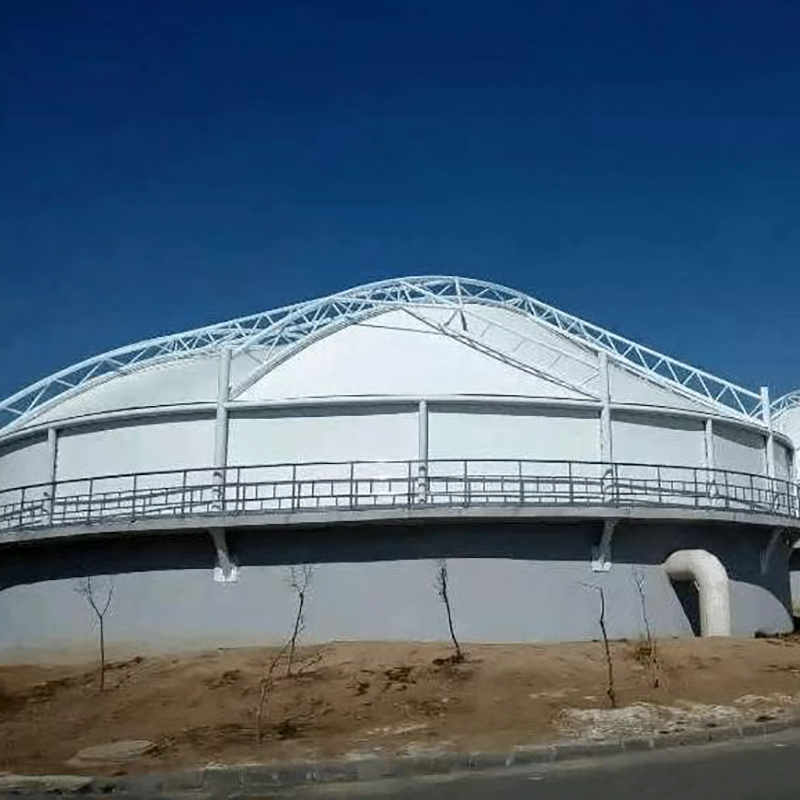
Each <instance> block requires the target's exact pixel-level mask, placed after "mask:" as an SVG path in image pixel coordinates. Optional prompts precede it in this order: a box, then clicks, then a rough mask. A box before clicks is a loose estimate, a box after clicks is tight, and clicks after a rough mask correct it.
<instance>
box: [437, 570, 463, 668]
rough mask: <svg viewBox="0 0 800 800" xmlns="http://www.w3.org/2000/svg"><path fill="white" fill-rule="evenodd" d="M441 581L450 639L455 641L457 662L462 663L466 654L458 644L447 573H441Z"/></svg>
mask: <svg viewBox="0 0 800 800" xmlns="http://www.w3.org/2000/svg"><path fill="white" fill-rule="evenodd" d="M439 580H440V585H441V595H442V600H443V601H444V607H445V609H446V610H447V627H448V628H450V638H451V639H452V640H453V646H454V647H455V649H456V659H455V660H456V661H457V662H460V661H463V660H464V654H463V653H462V652H461V645H460V644H459V643H458V639H457V638H456V631H455V628H454V627H453V612H452V611H451V610H450V596H449V595H448V594H447V573H446V572H440V577H439Z"/></svg>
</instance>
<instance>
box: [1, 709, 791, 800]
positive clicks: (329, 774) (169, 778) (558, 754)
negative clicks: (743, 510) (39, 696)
mask: <svg viewBox="0 0 800 800" xmlns="http://www.w3.org/2000/svg"><path fill="white" fill-rule="evenodd" d="M793 728H800V718H798V719H787V720H767V721H764V722H751V723H747V724H744V725H740V726H736V727H711V728H703V729H698V730H687V731H681V732H676V733H664V734H655V735H654V736H641V737H631V738H627V739H614V740H602V741H591V742H587V741H580V742H577V741H562V742H555V743H553V744H545V745H536V746H531V747H517V748H514V749H513V750H510V751H506V752H495V753H491V752H475V753H444V754H440V755H431V756H416V757H391V758H386V757H381V756H375V757H364V758H360V759H353V760H342V761H309V762H303V763H289V764H241V765H224V764H220V765H209V766H207V767H204V768H202V769H193V770H182V771H180V772H169V773H148V774H144V775H129V776H124V777H108V778H106V777H94V778H91V779H89V780H88V782H87V781H85V780H84V781H83V782H82V783H81V782H79V780H78V779H77V778H76V776H74V775H64V776H57V775H48V776H30V775H18V776H14V775H6V776H3V775H0V797H20V796H26V795H27V796H30V795H41V794H44V793H47V794H48V795H50V796H52V795H61V796H72V797H79V796H84V797H85V796H92V795H94V796H97V795H104V796H108V795H115V796H117V797H125V796H131V797H134V796H135V797H148V798H150V797H156V796H162V797H177V796H182V797H187V796H192V795H194V796H201V797H202V796H206V797H208V796H211V797H220V796H222V797H236V796H238V795H242V794H247V793H258V792H263V791H268V790H276V789H293V788H299V787H302V786H312V785H318V784H331V783H354V782H361V781H377V780H384V779H387V778H415V777H424V776H432V775H447V774H454V773H468V772H482V771H486V770H502V769H508V768H511V767H524V766H527V765H534V764H551V763H559V762H565V761H574V760H577V759H581V758H597V757H600V756H608V755H621V754H623V753H632V752H642V751H648V750H662V749H667V748H674V747H687V746H691V745H698V744H709V743H712V742H725V741H732V740H735V739H749V738H754V737H764V736H767V735H768V734H771V733H779V732H781V731H786V730H790V729H793ZM45 785H46V787H47V788H43V787H44V786H45Z"/></svg>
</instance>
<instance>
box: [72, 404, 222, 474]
mask: <svg viewBox="0 0 800 800" xmlns="http://www.w3.org/2000/svg"><path fill="white" fill-rule="evenodd" d="M213 460H214V420H213V419H185V418H184V419H176V420H170V421H163V422H160V421H157V420H154V419H147V420H143V421H142V422H140V423H138V424H136V423H134V424H120V425H116V426H108V427H106V426H103V427H100V426H97V427H94V426H92V427H85V428H76V429H75V430H74V431H71V432H68V433H64V434H62V435H61V436H60V437H59V441H58V479H59V480H70V479H72V478H83V477H86V476H90V475H115V474H119V473H126V472H151V471H155V470H171V469H186V468H189V467H209V466H211V465H212V464H213Z"/></svg>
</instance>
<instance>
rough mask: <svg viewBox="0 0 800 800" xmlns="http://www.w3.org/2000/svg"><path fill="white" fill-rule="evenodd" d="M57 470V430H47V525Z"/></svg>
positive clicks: (53, 506)
mask: <svg viewBox="0 0 800 800" xmlns="http://www.w3.org/2000/svg"><path fill="white" fill-rule="evenodd" d="M57 469H58V428H55V427H52V428H48V429H47V482H48V483H49V484H50V486H49V487H48V489H47V494H46V495H45V497H46V502H45V508H46V513H47V521H48V524H50V525H52V524H53V512H54V511H55V504H56V475H57Z"/></svg>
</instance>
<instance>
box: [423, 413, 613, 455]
mask: <svg viewBox="0 0 800 800" xmlns="http://www.w3.org/2000/svg"><path fill="white" fill-rule="evenodd" d="M599 424H600V423H599V417H598V415H597V414H596V413H591V412H589V413H579V412H578V413H576V412H571V413H570V412H555V411H553V412H549V413H548V412H547V411H545V410H539V411H535V412H532V411H527V412H521V411H514V410H513V409H507V410H505V411H503V412H500V411H488V410H487V411H483V412H481V411H480V410H478V409H475V410H472V411H464V410H461V411H445V410H434V411H431V413H430V418H429V423H428V426H429V428H428V437H429V445H428V455H429V457H430V458H432V459H436V458H508V459H564V460H574V461H597V460H599V458H600V434H599V430H600V429H599Z"/></svg>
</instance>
